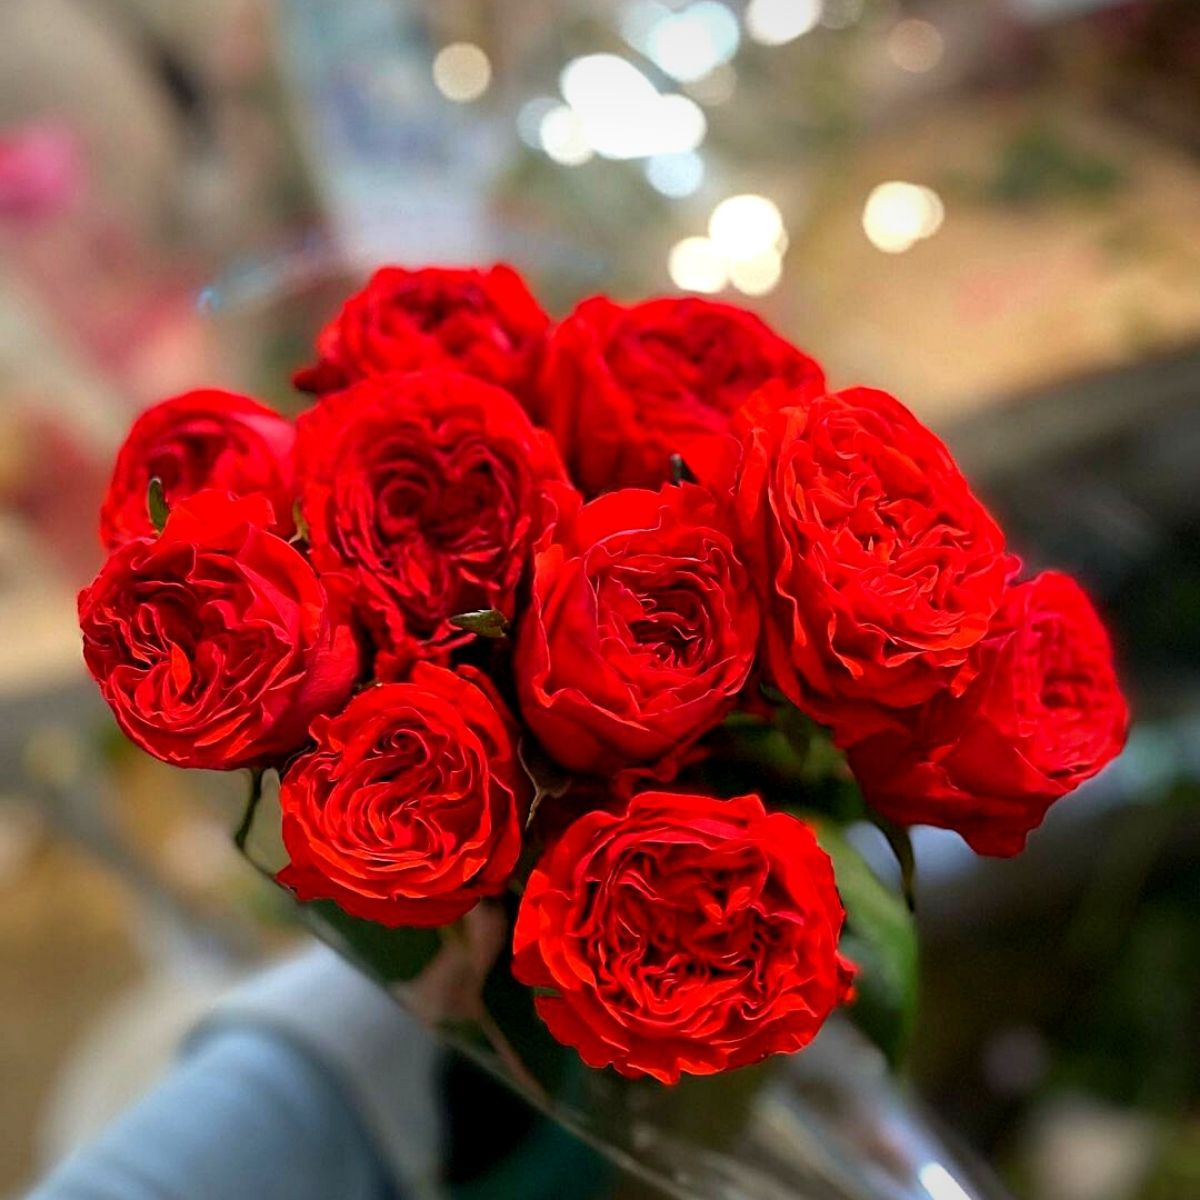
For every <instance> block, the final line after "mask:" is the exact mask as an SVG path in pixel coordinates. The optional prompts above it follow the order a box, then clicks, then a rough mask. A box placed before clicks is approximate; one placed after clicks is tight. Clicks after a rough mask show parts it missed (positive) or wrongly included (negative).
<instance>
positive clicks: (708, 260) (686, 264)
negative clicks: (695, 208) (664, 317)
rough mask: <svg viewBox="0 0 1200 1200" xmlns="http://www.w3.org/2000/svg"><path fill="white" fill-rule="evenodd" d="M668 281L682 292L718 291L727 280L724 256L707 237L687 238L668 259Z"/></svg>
mask: <svg viewBox="0 0 1200 1200" xmlns="http://www.w3.org/2000/svg"><path fill="white" fill-rule="evenodd" d="M667 273H668V274H669V275H670V276H671V282H672V283H673V284H674V285H675V286H676V287H677V288H679V289H680V290H681V291H684V292H704V293H708V294H711V293H713V292H719V291H721V289H722V288H724V287H725V286H726V284H727V283H728V282H729V271H728V268H727V267H726V265H725V259H724V257H723V256H722V255H721V252H720V251H719V250H718V249H717V247H716V246H714V245H713V243H712V242H711V241H710V240H709V239H708V238H706V237H686V238H684V239H683V240H682V241H679V242H676V243H675V245H674V246H672V247H671V253H670V255H669V257H668V258H667Z"/></svg>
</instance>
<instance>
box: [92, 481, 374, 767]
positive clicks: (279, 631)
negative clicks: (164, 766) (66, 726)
mask: <svg viewBox="0 0 1200 1200" xmlns="http://www.w3.org/2000/svg"><path fill="white" fill-rule="evenodd" d="M271 519H272V509H271V505H270V504H269V503H268V501H267V500H266V499H264V498H263V497H262V496H253V497H247V498H244V499H240V500H239V499H234V498H233V497H231V496H228V495H226V494H223V493H220V492H214V491H204V492H198V493H197V494H196V495H195V496H192V497H191V498H190V499H188V500H185V501H184V502H183V503H182V504H180V505H179V506H178V507H176V508H175V509H173V510H172V512H171V515H170V516H169V517H168V519H167V524H166V528H165V529H164V530H163V531H162V534H161V535H160V536H159V537H158V538H138V539H137V540H135V541H132V542H127V543H126V544H125V545H124V546H121V547H120V548H119V549H117V550H115V551H114V552H113V554H112V555H111V556H110V557H109V559H108V561H107V562H106V563H105V564H104V566H103V567H102V568H101V570H100V574H99V575H97V576H96V579H95V581H94V582H93V583H92V584H91V586H90V587H87V588H84V590H83V591H82V592H80V594H79V625H80V628H81V629H82V631H83V657H84V660H85V661H86V662H87V666H88V670H89V671H91V673H92V675H93V676H94V678H95V680H96V682H97V683H98V684H99V685H100V691H101V694H102V695H103V696H104V699H105V700H106V701H108V704H109V707H110V708H111V709H112V710H113V713H114V715H115V716H116V718H117V724H118V725H120V726H121V728H122V729H123V730H124V732H125V734H126V735H127V736H128V737H129V738H130V739H131V740H132V741H134V742H136V743H137V744H138V745H139V746H141V747H142V749H143V750H145V751H146V752H147V753H149V754H153V755H154V756H155V757H156V758H161V759H162V760H163V761H164V762H169V763H174V764H175V765H176V766H181V767H209V768H212V769H215V770H227V769H231V768H233V767H250V766H264V765H267V764H268V763H272V762H275V761H278V760H279V759H280V758H282V757H284V756H285V755H287V754H289V753H290V752H291V751H293V750H295V749H296V748H297V747H298V746H299V745H301V743H303V741H304V739H305V734H306V730H307V729H308V724H309V722H310V721H311V720H312V719H313V717H315V716H317V714H319V713H322V712H328V711H330V710H331V709H334V708H337V707H338V706H339V705H340V704H341V703H342V701H343V700H345V698H346V696H347V695H348V693H349V691H350V688H351V686H352V684H353V682H354V678H355V675H356V674H357V671H358V649H357V646H356V644H355V641H354V637H353V634H352V632H351V629H350V626H349V625H348V624H347V623H346V622H345V621H342V620H339V619H338V618H337V617H336V616H335V615H334V613H333V612H331V609H330V605H329V603H328V600H327V597H326V593H325V590H324V589H323V588H322V586H321V584H320V582H319V581H318V579H317V577H316V575H315V574H314V572H313V569H312V567H310V566H309V565H308V563H307V562H306V561H305V560H304V558H303V557H302V556H301V555H300V554H299V553H298V552H297V551H296V550H295V548H294V547H292V546H290V545H289V544H288V543H287V542H285V541H284V540H283V539H282V538H279V537H276V536H275V535H274V534H272V533H268V532H266V530H265V529H264V528H263V527H264V526H265V525H267V524H269V523H270V521H271Z"/></svg>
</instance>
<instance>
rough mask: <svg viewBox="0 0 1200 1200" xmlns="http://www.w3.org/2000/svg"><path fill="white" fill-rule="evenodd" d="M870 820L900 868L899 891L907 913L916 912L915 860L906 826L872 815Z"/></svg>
mask: <svg viewBox="0 0 1200 1200" xmlns="http://www.w3.org/2000/svg"><path fill="white" fill-rule="evenodd" d="M871 820H872V821H873V822H874V823H875V824H876V825H877V826H878V827H879V830H880V832H881V833H882V834H883V836H884V837H885V838H887V844H888V845H889V846H890V847H891V850H892V853H893V854H894V855H895V856H896V862H897V863H898V864H899V867H900V891H901V893H902V894H903V896H904V903H905V904H907V905H908V911H909V912H910V913H915V912H916V911H917V860H916V856H915V855H914V854H913V847H912V838H911V837H910V836H909V833H908V826H906V825H895V824H893V823H892V822H891V821H888V820H886V819H885V818H884V817H880V816H877V815H873V816H872V817H871Z"/></svg>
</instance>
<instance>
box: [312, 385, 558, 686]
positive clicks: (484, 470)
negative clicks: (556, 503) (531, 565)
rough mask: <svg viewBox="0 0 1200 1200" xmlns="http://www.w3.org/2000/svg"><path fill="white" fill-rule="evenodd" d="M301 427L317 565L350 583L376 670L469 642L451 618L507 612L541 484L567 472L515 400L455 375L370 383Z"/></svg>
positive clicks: (322, 407) (325, 405) (388, 670)
mask: <svg viewBox="0 0 1200 1200" xmlns="http://www.w3.org/2000/svg"><path fill="white" fill-rule="evenodd" d="M298 425H299V431H300V432H299V443H298V446H297V456H298V461H299V463H300V478H301V493H302V495H301V506H302V510H303V513H304V517H305V519H306V521H307V523H308V536H309V543H310V553H311V556H312V561H313V563H314V565H315V566H316V567H317V569H318V570H319V571H321V572H328V573H332V574H339V575H342V576H344V577H345V580H346V582H347V587H348V590H349V593H350V595H351V596H352V598H353V603H354V606H355V608H356V610H357V612H358V614H359V617H360V619H361V621H362V623H363V625H364V627H365V628H366V629H367V631H368V632H369V634H370V635H371V638H372V640H373V641H374V643H375V645H376V646H377V647H378V648H379V650H380V651H381V657H380V662H379V663H378V664H377V668H376V669H377V671H380V672H382V673H383V674H385V675H388V674H398V673H400V672H401V671H402V670H403V669H404V667H405V666H406V665H407V664H408V663H409V661H411V659H412V658H413V657H415V656H429V657H437V656H441V655H443V654H444V653H445V652H447V651H448V650H449V649H450V648H451V647H453V646H454V645H457V644H460V643H461V642H462V641H463V640H465V639H467V638H469V637H470V635H469V634H465V633H463V632H462V630H460V629H456V628H455V627H454V626H452V625H451V624H450V623H449V618H450V617H452V616H455V615H456V614H459V613H464V612H471V611H476V610H480V609H497V610H499V611H500V612H502V613H503V614H504V616H505V617H508V618H511V617H512V616H513V612H514V608H515V603H516V591H517V587H518V585H519V584H520V582H521V578H522V575H523V574H524V571H525V568H526V566H527V564H528V558H529V552H530V549H531V546H532V542H533V538H534V536H535V535H536V534H537V533H538V532H539V531H540V528H541V526H540V523H539V521H540V517H539V514H540V513H541V512H542V510H543V505H542V502H541V494H542V490H543V488H544V486H545V485H546V483H547V482H548V481H551V480H559V481H561V480H562V479H563V478H564V475H563V468H562V463H561V462H560V461H559V457H558V453H557V451H556V450H555V448H554V443H553V442H552V441H551V439H550V437H549V435H547V434H546V433H544V432H542V431H541V430H538V429H535V428H534V427H533V425H532V424H531V423H530V421H529V418H528V417H527V416H526V415H525V412H524V410H523V409H522V408H521V406H520V405H519V404H518V403H517V402H516V400H514V399H513V397H512V396H511V395H509V394H508V393H507V392H505V391H502V390H501V389H500V388H496V387H493V386H491V385H490V384H486V383H481V382H480V381H479V380H477V379H471V378H470V377H469V376H466V375H462V374H459V373H458V372H454V371H422V372H416V373H413V374H409V375H388V376H378V377H376V378H373V379H367V380H363V381H362V382H360V383H357V384H355V385H354V386H353V387H350V388H348V389H347V390H346V391H344V392H340V393H337V394H334V395H331V396H328V397H326V398H325V399H323V400H322V401H321V402H320V403H319V404H318V405H316V406H315V407H314V408H312V409H310V410H309V411H308V412H306V413H304V414H302V415H301V417H300V419H299V422H298Z"/></svg>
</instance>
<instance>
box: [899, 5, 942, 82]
mask: <svg viewBox="0 0 1200 1200" xmlns="http://www.w3.org/2000/svg"><path fill="white" fill-rule="evenodd" d="M945 49H946V42H945V39H944V38H943V37H942V35H941V33H940V32H939V31H938V28H937V26H936V25H931V24H930V23H929V22H928V21H921V20H918V19H917V18H916V17H908V18H906V19H905V20H903V21H898V22H897V23H896V25H895V26H894V27H893V29H892V32H891V33H889V34H888V39H887V52H888V57H889V58H890V59H891V60H892V62H894V63H895V64H896V66H898V67H899V68H900V69H901V70H902V71H911V72H912V73H913V74H914V75H920V74H922V73H923V72H925V71H932V70H933V68H934V67H936V66H937V65H938V63H940V62H941V61H942V53H943V52H944V51H945Z"/></svg>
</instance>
